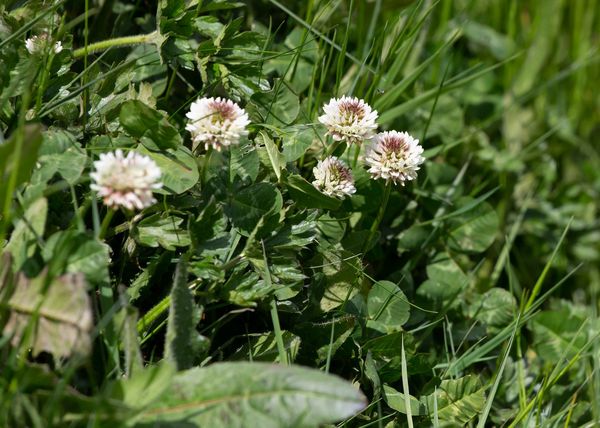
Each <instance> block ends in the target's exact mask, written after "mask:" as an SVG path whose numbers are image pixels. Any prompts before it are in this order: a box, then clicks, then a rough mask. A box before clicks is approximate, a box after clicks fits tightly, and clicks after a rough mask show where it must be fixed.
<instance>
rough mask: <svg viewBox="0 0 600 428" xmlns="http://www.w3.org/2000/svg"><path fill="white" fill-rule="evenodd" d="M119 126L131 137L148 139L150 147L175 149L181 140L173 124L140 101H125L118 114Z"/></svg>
mask: <svg viewBox="0 0 600 428" xmlns="http://www.w3.org/2000/svg"><path fill="white" fill-rule="evenodd" d="M119 121H120V123H121V126H123V128H124V129H125V130H126V131H127V132H128V133H129V135H131V136H132V137H136V138H140V139H142V141H144V140H145V139H149V140H150V144H154V145H155V146H156V147H150V148H151V149H155V148H156V149H160V150H166V149H174V150H175V149H177V148H178V147H179V146H181V144H182V142H183V140H182V139H181V135H180V134H179V132H178V131H177V129H175V127H174V126H173V125H171V124H170V123H169V121H168V120H167V119H166V118H165V117H164V116H163V115H162V114H161V113H159V112H158V111H156V110H154V109H153V108H151V107H148V106H147V105H146V104H144V103H143V102H141V101H138V100H129V101H125V102H124V103H123V105H122V106H121V113H120V114H119Z"/></svg>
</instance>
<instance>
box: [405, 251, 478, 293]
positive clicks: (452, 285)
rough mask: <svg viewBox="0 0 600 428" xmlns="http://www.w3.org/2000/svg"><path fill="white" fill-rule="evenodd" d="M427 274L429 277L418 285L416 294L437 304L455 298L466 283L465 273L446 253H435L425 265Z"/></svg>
mask: <svg viewBox="0 0 600 428" xmlns="http://www.w3.org/2000/svg"><path fill="white" fill-rule="evenodd" d="M427 276H428V277H429V279H428V280H426V281H425V282H423V283H422V284H421V285H420V286H419V288H418V290H417V294H418V295H420V296H424V297H427V298H428V299H430V300H433V301H434V302H437V303H438V304H443V303H446V302H448V301H449V300H450V299H456V298H457V296H458V295H459V293H460V292H461V290H464V289H465V287H466V286H467V285H468V277H467V275H466V274H465V273H464V272H463V271H462V269H461V268H460V266H458V264H457V263H456V262H455V261H454V259H453V258H452V257H451V256H450V255H449V254H447V253H440V254H438V255H436V256H435V257H434V259H433V261H432V263H431V264H429V265H427Z"/></svg>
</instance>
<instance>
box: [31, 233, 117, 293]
mask: <svg viewBox="0 0 600 428" xmlns="http://www.w3.org/2000/svg"><path fill="white" fill-rule="evenodd" d="M109 253H110V248H109V247H108V245H106V244H105V243H103V242H101V241H98V240H96V239H94V238H93V237H91V236H89V235H87V234H85V233H80V232H77V231H75V230H68V231H64V232H57V233H55V234H53V235H52V236H50V238H48V240H47V241H46V246H45V247H44V248H43V250H42V256H43V258H44V260H45V261H46V263H48V264H49V268H50V270H51V272H52V273H53V274H57V275H60V274H62V273H64V272H71V273H77V272H81V273H83V274H84V275H85V278H86V279H87V281H88V282H90V283H92V284H100V283H104V284H107V283H108V282H109V276H108V265H109V262H110V255H109Z"/></svg>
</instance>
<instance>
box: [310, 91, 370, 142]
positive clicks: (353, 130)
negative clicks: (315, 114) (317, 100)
mask: <svg viewBox="0 0 600 428" xmlns="http://www.w3.org/2000/svg"><path fill="white" fill-rule="evenodd" d="M323 112H324V113H325V114H323V115H322V116H320V117H319V122H321V123H322V124H323V125H325V126H326V127H327V133H328V134H329V135H331V136H332V137H333V139H334V140H336V141H341V140H346V141H347V142H348V144H352V143H356V144H360V143H362V142H363V141H364V140H370V139H371V138H373V136H374V135H375V132H376V130H377V122H376V121H377V116H378V115H377V111H376V110H373V109H372V108H371V106H369V104H367V103H365V102H364V101H363V100H361V99H358V98H356V97H354V98H351V97H347V96H343V97H342V98H332V99H331V100H330V101H329V103H328V104H325V105H324V106H323Z"/></svg>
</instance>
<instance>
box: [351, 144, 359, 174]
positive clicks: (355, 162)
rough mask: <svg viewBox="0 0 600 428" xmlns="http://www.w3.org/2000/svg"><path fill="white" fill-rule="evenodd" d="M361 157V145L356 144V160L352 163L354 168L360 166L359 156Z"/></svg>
mask: <svg viewBox="0 0 600 428" xmlns="http://www.w3.org/2000/svg"><path fill="white" fill-rule="evenodd" d="M359 155H360V145H359V144H356V149H355V150H354V160H353V161H352V168H353V169H354V168H356V164H358V156H359Z"/></svg>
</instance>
